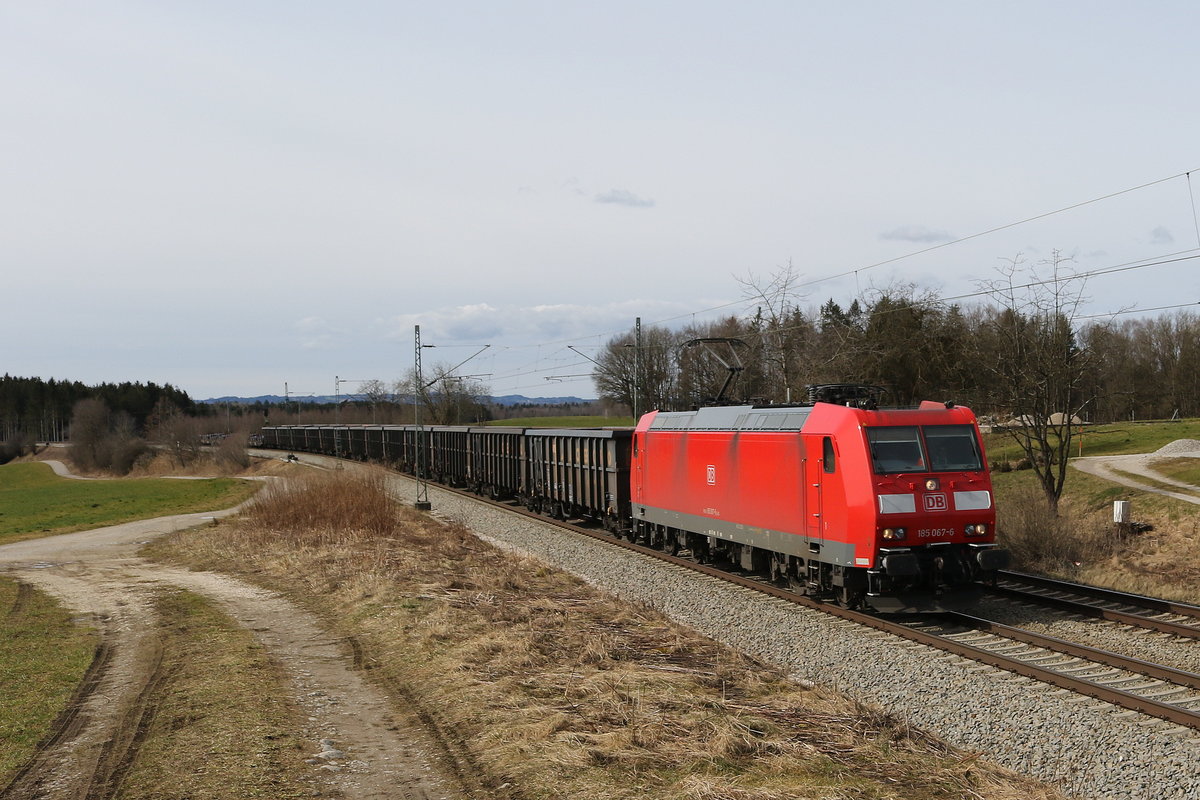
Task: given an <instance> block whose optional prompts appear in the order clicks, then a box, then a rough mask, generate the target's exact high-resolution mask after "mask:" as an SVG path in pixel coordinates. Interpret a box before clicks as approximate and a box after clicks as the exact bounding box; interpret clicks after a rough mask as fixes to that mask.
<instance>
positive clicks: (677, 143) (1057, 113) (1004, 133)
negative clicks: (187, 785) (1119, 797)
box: [0, 0, 1200, 398]
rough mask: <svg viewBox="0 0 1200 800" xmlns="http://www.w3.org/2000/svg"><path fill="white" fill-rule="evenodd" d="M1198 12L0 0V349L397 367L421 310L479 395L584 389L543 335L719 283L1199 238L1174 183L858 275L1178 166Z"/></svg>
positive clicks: (196, 385) (905, 271) (1197, 70)
mask: <svg viewBox="0 0 1200 800" xmlns="http://www.w3.org/2000/svg"><path fill="white" fill-rule="evenodd" d="M1197 16H1198V12H1197V11H1196V10H1195V6H1194V4H1191V3H1186V2H1157V3H1155V2H1149V3H1139V4H1131V3H1106V2H1069V3H1066V2H1063V3H1046V2H1038V3H1028V2H1008V3H1003V4H982V3H962V2H908V3H897V2H847V3H837V4H831V3H817V2H749V3H733V2H724V3H715V2H686V3H685V2H652V1H651V2H647V1H646V0H640V1H639V2H607V3H604V4H599V3H581V2H561V3H559V2H505V3H492V2H447V3H437V4H434V3H411V2H346V3H337V4H333V3H313V2H249V3H247V2H209V3H195V4H183V3H151V2H109V3H86V2H53V1H51V2H37V3H15V2H10V3H5V4H3V6H0V146H2V151H3V154H4V155H3V160H2V161H0V164H2V166H0V268H2V274H3V289H2V290H0V291H2V296H3V297H4V298H5V300H6V301H7V302H6V303H4V311H3V313H0V337H2V341H3V342H4V344H5V347H4V349H3V353H4V356H5V357H4V360H3V366H0V369H3V370H4V371H7V372H9V373H10V374H15V375H39V376H42V377H47V378H48V377H56V378H71V379H78V380H83V381H85V382H97V381H102V380H113V381H119V380H154V381H158V382H171V383H174V384H176V385H178V386H180V387H181V388H183V389H185V390H187V391H188V392H190V393H191V394H192V395H193V396H194V397H197V398H203V397H209V396H214V395H222V394H242V395H250V394H262V393H281V392H282V390H283V384H284V381H287V382H288V384H289V386H290V387H291V388H292V389H293V390H295V391H300V392H312V393H318V394H321V393H331V392H332V390H333V382H334V376H335V375H341V376H345V377H350V378H355V379H360V378H361V379H367V378H377V377H378V378H382V379H385V380H391V379H394V378H396V377H398V376H399V375H401V374H402V373H403V372H404V371H405V370H406V369H408V368H409V367H411V365H412V327H413V325H414V324H420V325H421V326H422V334H423V338H424V340H425V341H426V342H427V343H433V344H437V345H438V347H439V348H441V349H438V350H432V351H427V352H426V358H427V359H429V358H432V359H434V360H440V361H445V362H448V363H456V362H457V361H459V360H460V359H461V358H464V357H466V356H467V355H469V354H470V352H472V351H471V350H470V349H468V348H469V347H470V346H471V345H475V344H479V345H482V344H491V345H492V347H491V348H489V350H488V351H487V352H486V353H485V355H484V356H481V357H480V358H479V359H477V360H476V361H475V362H472V363H471V365H470V370H471V371H472V372H473V373H481V374H482V373H490V374H491V377H490V378H488V379H487V380H488V381H489V382H490V383H491V386H492V388H493V390H494V391H495V392H496V393H497V394H507V393H521V394H527V395H541V394H567V393H574V394H581V395H591V394H592V389H591V387H590V382H589V381H587V380H578V379H572V380H568V381H565V382H561V383H559V382H551V381H547V380H546V378H547V377H548V376H555V375H575V374H579V373H586V372H588V368H589V367H590V365H589V364H588V363H587V362H586V361H584V360H583V359H581V358H580V357H579V356H577V355H575V353H574V352H572V351H570V350H568V349H566V346H565V345H566V344H568V343H570V344H574V345H576V346H577V347H579V348H580V349H581V350H584V352H594V349H589V348H595V347H598V346H599V345H601V344H602V343H603V342H604V341H606V340H607V338H608V337H609V336H611V335H612V334H613V333H614V332H616V331H619V330H622V329H626V328H628V327H629V326H631V325H632V323H633V320H634V318H635V317H638V316H641V317H642V319H643V321H644V322H646V323H649V322H653V321H657V320H665V319H674V320H677V321H686V320H690V319H693V316H692V315H693V314H694V315H695V317H694V318H695V319H706V318H708V317H710V316H712V313H708V314H706V313H704V310H705V309H710V308H713V307H717V306H725V307H724V308H723V309H722V311H723V313H730V312H742V311H744V310H745V309H744V306H743V305H738V304H734V305H732V306H729V305H726V304H728V303H731V302H733V301H736V300H737V299H738V297H739V295H740V288H739V286H738V283H737V281H736V280H735V276H745V275H747V274H748V273H750V272H753V273H754V274H756V275H766V274H769V273H770V272H771V271H772V270H774V269H776V268H778V267H779V266H781V265H783V264H786V263H788V262H789V261H791V262H792V263H793V264H794V265H795V267H796V269H797V270H798V271H799V272H800V273H801V275H802V276H803V277H804V279H805V281H806V282H808V284H809V285H808V286H807V287H806V289H805V290H806V291H807V293H808V302H809V303H811V304H812V305H814V306H815V305H818V304H820V303H821V302H823V301H824V300H826V299H828V298H830V297H832V298H834V299H836V300H838V301H839V302H842V303H843V304H845V303H849V302H850V300H851V299H853V298H854V296H855V295H856V294H858V293H859V292H863V291H869V290H870V289H871V288H872V287H873V286H875V287H877V286H886V285H888V284H890V283H892V282H895V281H911V282H915V283H917V284H918V285H920V286H922V287H929V288H934V289H937V290H939V291H941V292H942V293H943V294H945V295H957V294H965V293H968V292H970V291H972V290H973V289H974V287H975V281H977V280H980V279H987V278H990V277H993V276H994V275H995V272H994V270H995V268H996V266H997V265H998V264H1000V263H1001V262H1002V259H1005V258H1011V257H1012V256H1014V255H1015V254H1016V253H1018V252H1021V253H1024V254H1025V255H1026V257H1028V258H1029V259H1031V260H1036V259H1039V258H1044V257H1046V256H1048V254H1049V253H1050V252H1051V250H1052V249H1054V248H1058V249H1060V250H1062V251H1063V252H1064V253H1067V254H1069V255H1074V256H1075V257H1076V259H1077V263H1076V266H1077V267H1078V268H1079V269H1097V268H1101V267H1105V266H1112V265H1116V264H1121V263H1125V262H1128V261H1133V260H1135V259H1147V258H1154V257H1158V256H1162V255H1164V254H1166V253H1177V252H1181V251H1186V253H1188V254H1192V255H1194V254H1196V251H1197V248H1198V247H1200V241H1198V234H1197V229H1196V220H1195V217H1194V212H1193V203H1192V195H1193V194H1194V193H1196V192H1200V186H1196V187H1192V186H1190V184H1189V181H1188V180H1187V179H1186V178H1182V177H1181V178H1176V179H1174V180H1171V181H1166V182H1163V183H1160V184H1156V185H1154V186H1151V187H1148V188H1145V189H1142V190H1139V191H1136V192H1130V193H1127V194H1122V195H1120V196H1118V197H1114V198H1112V199H1109V200H1105V201H1103V202H1098V203H1092V204H1089V205H1085V206H1082V207H1080V208H1077V209H1074V210H1072V211H1070V212H1066V213H1062V214H1056V215H1053V216H1050V217H1046V218H1043V219H1040V220H1037V221H1035V222H1030V223H1028V224H1025V225H1021V226H1017V227H1014V228H1008V229H1005V230H1003V231H999V232H997V233H993V234H990V235H988V236H982V237H979V238H975V239H971V240H970V241H968V242H964V243H961V244H952V245H950V246H947V247H943V248H940V249H937V250H934V251H932V252H929V253H925V254H923V255H919V256H914V257H912V258H908V259H904V260H901V261H895V262H891V263H888V264H886V265H884V266H881V267H876V268H873V269H863V268H864V267H867V266H869V265H873V264H877V263H880V262H885V261H889V260H890V259H894V258H896V257H898V256H902V255H905V254H908V253H913V252H916V251H919V250H924V249H925V248H927V247H931V246H934V245H938V244H944V243H945V242H948V241H952V240H955V239H959V238H962V237H967V236H971V235H973V234H977V233H980V232H982V231H987V230H991V229H993V228H997V227H999V226H1003V225H1006V224H1007V223H1010V222H1014V221H1017V220H1021V219H1026V218H1030V217H1034V216H1037V215H1039V214H1042V213H1044V212H1047V211H1052V210H1055V209H1059V208H1065V207H1068V206H1072V205H1074V204H1076V203H1079V202H1082V201H1086V200H1091V199H1094V198H1099V197H1102V196H1105V195H1108V194H1110V193H1112V192H1116V191H1119V190H1123V189H1128V188H1130V187H1134V186H1138V185H1141V184H1144V183H1147V182H1150V181H1154V180H1157V179H1160V178H1165V177H1167V176H1171V175H1178V174H1180V173H1184V172H1187V171H1189V170H1192V169H1195V168H1200V147H1198V146H1197V143H1196V142H1197V139H1196V132H1197V131H1198V130H1200V125H1198V124H1197V123H1198V121H1200V120H1198V119H1197V116H1198V111H1197V108H1196V104H1195V102H1194V98H1193V95H1194V92H1193V91H1192V89H1193V84H1194V83H1195V77H1194V76H1196V75H1200V55H1197V54H1198V53H1200V49H1198V48H1197V46H1196V44H1197V43H1196V33H1195V31H1196V30H1197V24H1196V23H1197ZM1193 177H1194V178H1196V179H1200V174H1197V175H1195V176H1193ZM1193 182H1194V181H1193ZM1195 263H1196V262H1192V261H1185V262H1181V263H1178V264H1175V265H1173V266H1161V267H1150V268H1147V269H1142V270H1133V271H1129V272H1122V273H1116V274H1114V275H1111V276H1105V277H1101V278H1096V279H1095V280H1093V281H1092V282H1091V283H1090V284H1089V288H1088V294H1089V296H1090V297H1091V302H1090V303H1089V310H1090V311H1092V312H1094V313H1101V312H1105V311H1111V310H1115V309H1118V308H1126V307H1128V306H1130V305H1131V304H1136V305H1137V306H1139V307H1141V308H1156V307H1159V306H1166V305H1174V304H1178V303H1183V302H1189V301H1195V300H1200V291H1198V288H1200V287H1198V284H1200V280H1198V279H1197V278H1196V277H1195V276H1196V274H1197V271H1196V268H1195ZM855 270H858V271H857V273H856V272H855ZM842 274H844V277H841V278H837V279H833V280H825V281H820V282H817V281H818V280H819V279H821V278H825V277H827V276H830V275H842ZM715 313H721V312H715ZM343 389H344V390H345V389H346V387H343Z"/></svg>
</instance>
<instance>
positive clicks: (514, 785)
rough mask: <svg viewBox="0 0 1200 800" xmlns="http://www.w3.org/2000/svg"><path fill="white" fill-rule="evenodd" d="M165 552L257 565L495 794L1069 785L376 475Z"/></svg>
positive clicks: (865, 793) (758, 796) (582, 798)
mask: <svg viewBox="0 0 1200 800" xmlns="http://www.w3.org/2000/svg"><path fill="white" fill-rule="evenodd" d="M150 554H151V555H153V556H154V557H157V558H162V559H170V560H174V561H177V562H183V563H188V564H191V565H194V566H199V567H203V568H210V569H222V570H226V571H234V572H242V573H244V574H247V575H248V576H249V577H251V578H252V579H255V580H258V581H260V582H265V583H267V584H268V585H271V586H272V587H273V588H277V589H280V590H283V591H285V592H287V593H288V594H290V595H291V596H292V597H294V598H296V599H297V600H299V601H301V602H307V603H308V604H309V605H311V606H312V607H314V608H316V609H317V610H318V611H320V612H322V613H323V614H324V615H325V616H326V618H327V619H329V620H331V621H332V622H331V624H332V625H334V626H336V627H338V628H339V629H340V631H341V632H342V633H344V634H345V635H352V636H354V637H355V638H356V639H357V640H358V641H359V642H360V643H361V644H362V646H363V649H364V651H365V653H366V654H367V655H366V657H367V659H368V660H369V663H370V666H372V667H373V669H371V670H370V673H369V674H370V675H372V676H374V677H376V678H377V679H379V680H381V681H383V682H384V683H385V684H386V685H387V686H390V687H391V688H392V689H393V690H394V691H395V692H396V693H397V694H398V695H402V696H404V697H406V698H409V700H410V701H412V702H415V703H416V704H417V705H418V706H419V708H420V710H421V714H422V717H423V718H424V719H426V720H427V721H430V722H431V723H432V724H434V725H436V726H437V728H438V729H439V732H440V735H441V737H442V738H443V739H444V740H445V741H447V742H450V743H451V749H452V750H454V751H455V752H457V753H458V754H459V757H460V760H461V761H462V762H465V763H469V764H471V765H473V769H474V770H475V771H476V772H477V774H478V777H479V785H480V786H481V787H483V788H484V790H485V791H486V792H487V794H488V795H489V796H495V797H511V798H560V797H562V798H565V797H570V798H573V799H575V800H589V799H591V798H594V799H595V800H614V799H620V798H681V797H682V798H699V799H701V800H773V799H774V798H782V797H788V798H809V797H811V798H828V797H855V798H879V799H880V800H882V798H914V800H915V799H916V798H921V799H922V800H925V798H956V799H957V798H962V797H981V798H993V799H995V800H1010V799H1012V800H1015V799H1016V798H1042V799H1043V800H1049V798H1056V797H1058V795H1056V794H1054V793H1053V792H1051V791H1050V790H1048V789H1046V788H1044V787H1041V786H1038V785H1035V784H1032V783H1030V782H1027V781H1023V780H1021V779H1018V778H1016V777H1014V776H1011V775H1008V774H1005V773H1003V772H1002V771H1000V770H998V769H997V768H995V767H992V766H989V765H985V764H982V763H980V762H978V760H977V759H976V757H975V756H973V755H971V754H962V753H957V752H954V751H951V750H950V749H948V748H946V747H945V746H943V745H942V744H940V743H939V742H936V741H934V740H932V739H929V738H928V737H925V736H922V735H920V734H918V733H916V732H914V731H911V730H910V729H909V728H908V727H907V725H905V724H904V723H903V721H901V720H897V719H895V718H893V717H890V716H887V715H885V714H881V713H880V712H878V711H873V710H871V709H867V708H864V707H862V706H857V705H855V704H853V703H849V702H847V701H845V700H844V699H841V698H839V697H837V696H834V695H832V694H830V693H827V692H824V691H822V690H819V689H808V690H805V689H802V688H799V687H797V686H796V685H795V684H793V683H790V682H789V681H787V680H786V679H785V678H784V676H783V675H782V674H781V673H780V672H779V671H778V670H776V669H774V668H772V667H770V666H768V665H766V664H763V663H760V662H758V661H755V660H754V659H751V658H748V657H746V656H744V655H741V654H739V653H737V652H735V651H733V650H731V649H729V648H726V647H724V646H722V645H720V644H718V643H715V642H713V641H711V640H709V639H706V638H704V637H701V636H699V635H698V634H696V633H694V632H692V631H690V630H688V629H686V628H683V627H681V626H679V625H676V624H674V623H672V622H671V621H669V620H667V619H665V618H664V617H662V616H661V615H660V614H658V613H657V612H654V611H652V610H649V609H646V608H641V607H637V606H633V605H630V604H627V603H623V602H621V601H618V600H616V599H613V598H610V597H608V596H605V595H602V594H600V593H599V592H597V591H595V590H594V589H592V588H590V587H589V586H587V585H586V584H584V583H582V582H581V581H579V580H577V579H575V578H573V577H572V576H569V575H566V574H563V573H560V572H557V571H555V570H552V569H549V568H547V567H546V566H545V565H542V564H538V563H535V562H532V561H529V560H525V559H521V558H517V557H514V556H512V555H510V554H505V553H502V552H500V551H498V550H496V549H495V548H492V547H490V546H488V545H486V544H485V543H483V542H481V541H480V540H479V539H477V538H476V537H474V536H473V535H471V534H470V532H469V531H467V530H465V529H463V528H462V527H460V526H456V525H445V524H442V523H440V522H438V521H436V520H434V519H432V518H431V517H428V516H425V515H420V514H417V513H416V512H415V511H412V510H411V509H407V508H401V507H399V506H397V505H396V504H395V503H393V502H392V501H391V500H389V499H388V498H387V493H386V491H385V489H384V487H383V485H382V483H381V482H380V481H378V480H375V479H371V478H366V479H362V478H358V477H354V476H352V475H350V474H345V475H337V474H322V475H320V476H316V477H313V478H312V479H309V480H304V481H296V482H292V483H290V484H289V486H286V487H281V488H279V489H275V490H272V491H271V492H270V493H268V494H266V495H264V496H263V497H262V499H261V500H260V501H259V503H257V504H256V505H255V506H254V508H253V509H252V510H251V511H250V512H249V513H247V514H246V515H245V516H244V518H243V519H242V521H241V522H240V523H239V524H236V525H222V526H221V528H220V529H217V530H211V529H210V530H206V531H205V532H204V534H203V535H202V536H196V535H189V534H188V533H186V532H184V533H182V534H179V535H177V536H176V537H174V538H173V539H171V540H168V541H166V542H161V543H159V544H156V545H154V546H153V547H152V549H151V551H150ZM487 787H492V789H491V790H488V789H487Z"/></svg>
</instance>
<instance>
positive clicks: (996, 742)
mask: <svg viewBox="0 0 1200 800" xmlns="http://www.w3.org/2000/svg"><path fill="white" fill-rule="evenodd" d="M394 480H395V484H396V488H397V490H398V491H399V492H400V493H401V496H403V497H409V498H411V497H414V496H415V488H414V486H415V485H414V484H413V483H412V482H411V481H409V480H408V479H406V478H403V477H399V476H397V477H395V478H394ZM429 494H430V500H431V501H432V502H433V508H434V512H435V513H436V514H438V515H440V516H442V517H444V518H446V519H451V520H454V521H459V522H462V523H464V524H465V525H467V526H468V527H470V528H471V529H472V530H474V531H476V532H477V533H479V534H480V535H481V536H482V537H483V538H485V539H487V540H488V541H491V542H493V543H494V544H496V545H498V546H501V547H504V548H507V549H512V550H516V551H519V552H522V553H525V554H528V555H531V556H533V557H535V558H537V559H540V560H542V561H545V562H548V563H550V564H553V565H555V566H558V567H561V568H563V569H566V570H568V571H570V572H573V573H575V574H577V575H579V576H581V577H582V578H584V579H585V580H587V581H588V582H589V583H592V584H593V585H595V586H598V587H600V588H602V589H605V590H607V591H610V592H612V593H614V594H616V595H618V596H621V597H623V598H626V599H628V600H630V601H633V602H638V603H644V604H646V605H649V606H653V607H655V608H657V609H660V610H661V611H663V612H664V613H666V614H668V615H669V616H670V617H672V618H673V619H676V620H678V621H679V622H682V623H684V624H687V625H690V626H692V627H694V628H696V629H697V630H699V631H702V632H703V633H705V634H707V635H709V636H712V637H713V638H715V639H718V640H720V641H722V642H725V643H727V644H729V645H730V646H733V647H736V648H738V649H740V650H742V651H744V652H747V653H751V654H753V655H756V656H758V657H761V658H764V659H766V660H768V661H771V662H773V663H776V664H779V665H781V666H782V667H784V668H785V669H786V670H788V671H789V673H790V674H791V675H792V676H793V678H795V679H797V680H807V681H812V682H815V683H819V684H823V685H826V686H829V687H832V688H835V689H837V690H839V691H842V692H844V693H845V694H847V695H849V696H851V697H854V698H857V699H859V700H862V701H864V702H867V703H870V704H874V705H878V706H881V707H883V708H885V709H887V710H889V711H891V712H892V713H894V714H897V715H899V716H900V717H902V718H903V719H905V720H906V721H908V722H909V723H910V724H912V725H914V726H917V727H920V728H923V729H925V730H927V731H931V732H933V733H934V734H936V735H938V736H940V737H942V738H943V739H945V740H947V741H949V742H951V743H952V744H954V745H956V746H958V747H961V748H964V749H966V750H968V751H978V752H981V753H982V754H983V755H984V756H985V757H986V758H988V759H990V760H992V761H994V762H996V763H999V764H1002V765H1004V766H1006V767H1009V768H1011V769H1013V770H1016V771H1018V772H1022V773H1024V774H1027V775H1031V776H1034V777H1037V778H1040V779H1042V780H1044V781H1046V782H1049V783H1052V784H1056V785H1058V786H1060V787H1061V788H1062V789H1063V790H1064V791H1066V792H1068V793H1070V794H1072V795H1074V796H1078V797H1086V798H1096V799H1097V800H1134V799H1135V798H1136V799H1137V800H1143V799H1144V800H1150V799H1151V798H1155V799H1157V798H1163V799H1164V800H1196V798H1200V735H1197V734H1196V732H1194V731H1191V730H1188V729H1183V728H1179V727H1177V726H1173V725H1171V724H1169V723H1164V722H1160V721H1158V720H1153V719H1150V718H1147V717H1144V716H1142V715H1140V714H1136V713H1133V712H1126V711H1121V710H1117V709H1114V708H1113V707H1111V706H1108V705H1106V704H1103V703H1100V702H1098V701H1094V700H1091V699H1088V698H1083V697H1080V696H1078V695H1075V694H1071V693H1069V692H1066V691H1063V690H1058V689H1055V688H1054V687H1051V686H1047V685H1043V684H1038V683H1036V682H1033V681H1031V680H1029V679H1027V678H1022V677H1018V676H1014V675H1012V674H1010V673H1007V672H1003V671H1000V670H996V669H993V668H991V667H988V666H985V665H981V664H979V663H977V662H973V661H968V660H965V659H962V658H959V657H957V656H952V655H948V654H945V653H942V652H940V651H936V650H933V649H931V648H928V647H925V646H923V645H918V644H915V643H910V642H906V641H904V640H900V639H897V638H895V637H892V636H890V635H888V634H884V633H878V632H874V631H866V630H863V629H862V628H861V627H858V626H856V625H854V624H853V623H847V622H844V621H841V620H838V619H836V618H833V617H829V616H826V615H824V614H821V613H820V612H818V611H812V610H809V609H804V608H797V607H794V606H791V605H789V604H787V603H784V602H783V601H779V600H774V599H770V598H767V597H764V596H762V595H759V594H757V593H756V592H752V591H750V590H747V589H742V588H739V587H735V586H731V585H728V584H725V583H723V582H721V581H718V580H715V579H712V578H707V577H704V576H700V575H696V574H694V573H691V572H689V571H687V570H685V569H682V568H678V567H672V566H669V565H663V564H661V563H660V562H655V561H653V560H652V559H649V558H647V557H644V556H640V555H637V554H635V553H630V552H628V551H625V550H621V549H619V548H615V547H608V546H606V545H604V544H603V543H601V542H596V541H593V540H590V539H586V538H584V537H578V536H573V535H571V534H569V533H566V532H561V531H557V530H555V529H553V528H551V527H550V526H547V525H543V524H541V523H539V522H537V521H536V520H526V519H522V518H520V517H517V516H515V515H513V514H509V513H506V512H504V511H502V510H499V509H493V508H488V507H486V506H483V505H481V504H478V503H475V502H473V501H471V500H469V499H466V498H462V497H458V496H456V495H453V494H450V493H447V492H443V491H441V490H439V489H437V488H436V487H430V491H429Z"/></svg>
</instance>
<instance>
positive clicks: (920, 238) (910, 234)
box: [879, 225, 954, 244]
mask: <svg viewBox="0 0 1200 800" xmlns="http://www.w3.org/2000/svg"><path fill="white" fill-rule="evenodd" d="M879 238H880V239H883V240H884V241H894V242H917V243H920V244H933V243H936V242H952V241H954V237H953V236H951V235H950V234H949V233H947V232H946V231H935V230H933V229H932V228H926V227H925V226H924V225H901V226H900V227H899V228H893V229H892V230H890V231H884V232H883V233H881V234H879Z"/></svg>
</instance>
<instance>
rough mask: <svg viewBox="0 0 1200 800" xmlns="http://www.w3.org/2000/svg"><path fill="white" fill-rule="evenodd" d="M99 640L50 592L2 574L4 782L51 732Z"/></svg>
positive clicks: (0, 735) (0, 771) (0, 762)
mask: <svg viewBox="0 0 1200 800" xmlns="http://www.w3.org/2000/svg"><path fill="white" fill-rule="evenodd" d="M96 643H97V636H96V632H95V631H94V630H93V629H91V628H89V627H84V626H82V625H77V624H75V623H74V622H72V619H71V614H70V613H69V612H68V611H66V610H65V609H64V608H63V607H62V606H60V605H59V604H58V603H57V602H55V601H54V600H52V599H51V598H50V597H48V596H47V595H45V594H43V593H42V592H39V591H36V590H30V587H28V586H25V587H20V586H19V585H18V584H17V583H16V582H15V581H13V580H11V579H9V578H0V742H4V747H2V748H0V787H2V786H6V785H8V782H9V780H10V779H11V778H12V777H13V774H14V772H15V771H16V770H17V769H18V768H19V767H20V766H21V764H23V763H24V762H25V760H26V759H28V758H29V757H30V755H32V754H33V751H34V748H35V747H36V746H37V743H38V742H39V741H40V740H41V739H42V737H44V736H45V735H46V734H47V733H48V732H49V730H50V726H51V723H53V721H54V719H55V717H57V716H58V714H59V712H60V711H61V710H62V709H63V708H64V707H65V706H66V705H67V700H68V698H70V697H71V694H72V693H73V692H74V691H75V687H76V686H77V685H78V684H79V681H80V680H81V679H82V678H83V674H84V673H85V672H86V671H87V668H88V665H89V664H91V662H92V654H93V652H94V651H95V648H96Z"/></svg>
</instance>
